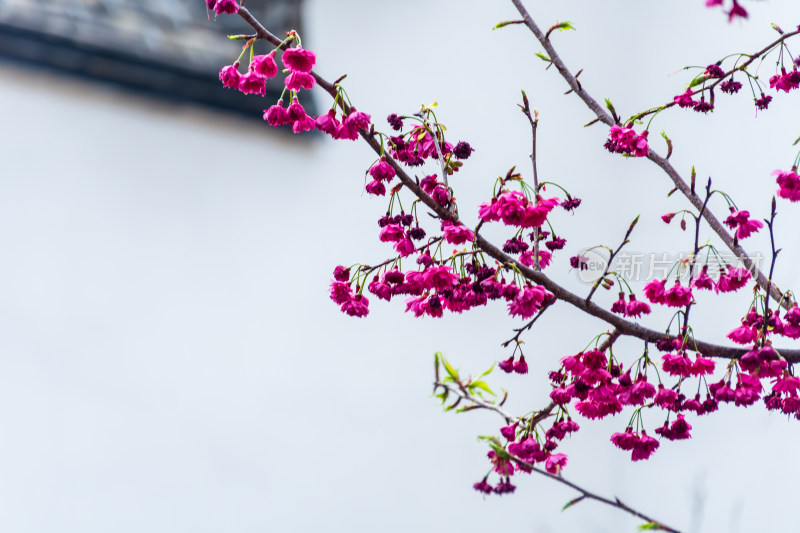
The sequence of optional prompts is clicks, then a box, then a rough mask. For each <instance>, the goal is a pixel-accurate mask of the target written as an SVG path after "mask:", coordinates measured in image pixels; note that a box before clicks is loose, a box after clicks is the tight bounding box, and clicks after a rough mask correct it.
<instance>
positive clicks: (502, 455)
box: [489, 442, 508, 459]
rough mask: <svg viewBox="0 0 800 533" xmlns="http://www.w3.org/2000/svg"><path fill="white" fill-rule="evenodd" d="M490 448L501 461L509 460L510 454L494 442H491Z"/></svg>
mask: <svg viewBox="0 0 800 533" xmlns="http://www.w3.org/2000/svg"><path fill="white" fill-rule="evenodd" d="M489 446H491V447H492V449H493V450H494V453H496V454H497V456H498V457H499V458H501V459H507V458H508V452H507V451H505V450H504V449H503V447H502V446H500V445H499V444H496V443H494V442H490V443H489Z"/></svg>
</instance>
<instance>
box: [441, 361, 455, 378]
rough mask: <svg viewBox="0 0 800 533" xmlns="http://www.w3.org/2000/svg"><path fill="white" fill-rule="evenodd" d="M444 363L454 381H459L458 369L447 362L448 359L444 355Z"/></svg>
mask: <svg viewBox="0 0 800 533" xmlns="http://www.w3.org/2000/svg"><path fill="white" fill-rule="evenodd" d="M442 364H443V365H444V369H445V370H447V373H448V374H449V375H450V377H451V378H452V379H453V381H458V370H456V369H455V368H453V367H452V366H451V365H450V363H448V362H447V359H445V358H444V357H442Z"/></svg>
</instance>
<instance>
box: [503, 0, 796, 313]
mask: <svg viewBox="0 0 800 533" xmlns="http://www.w3.org/2000/svg"><path fill="white" fill-rule="evenodd" d="M511 3H513V4H514V7H516V8H517V11H519V13H520V15H521V16H522V18H523V20H524V21H525V25H526V26H527V27H528V29H529V30H530V31H531V32H532V33H533V34H534V36H535V37H536V39H537V40H538V41H539V43H540V44H541V45H542V47H543V48H544V49H545V51H546V52H547V55H548V59H549V61H550V64H551V65H555V67H556V70H558V72H559V74H561V77H562V78H564V80H565V81H566V82H567V84H568V85H569V87H570V89H571V90H572V92H574V93H575V94H577V95H578V97H579V98H580V99H581V100H583V102H584V103H585V104H586V106H587V107H588V108H589V109H590V110H591V111H592V112H593V113H594V114H595V115H596V116H597V120H599V121H601V122H603V123H604V124H606V125H608V126H613V125H614V124H615V123H616V120H615V119H614V118H613V117H612V116H611V115H609V114H608V113H607V112H606V111H605V110H604V109H603V108H602V107H601V106H600V104H599V103H598V102H597V100H595V99H594V98H593V97H592V96H591V95H590V94H589V93H588V92H586V91H585V90H584V89H583V86H582V85H581V84H580V83H579V82H578V80H577V78H576V77H575V76H573V74H572V72H570V70H569V69H568V68H567V66H566V65H565V64H564V61H563V60H562V59H561V57H560V56H559V55H558V52H557V51H556V49H555V48H554V47H553V45H552V43H551V42H550V39H549V38H548V37H547V36H546V35H545V34H544V33H543V32H542V30H541V29H540V28H539V26H538V25H537V24H536V22H534V20H533V18H532V17H531V15H530V13H529V12H528V10H527V9H526V8H525V6H524V5H523V4H522V0H511ZM794 33H797V32H792V34H794ZM786 35H789V36H790V34H786ZM647 158H648V159H650V161H652V162H654V163H655V164H656V165H658V166H659V167H660V168H661V169H662V170H663V171H664V172H665V173H666V174H667V176H669V178H670V179H671V180H672V182H673V184H674V185H675V187H676V188H677V189H678V190H679V191H680V192H681V193H682V194H683V195H684V196H685V197H686V198H687V199H688V200H689V201H690V202H691V203H692V205H694V206H695V207H696V208H697V209H698V210H700V209H702V206H703V200H702V199H701V198H700V197H699V196H698V195H697V194H695V192H694V191H693V190H692V189H691V188H690V187H689V185H688V184H687V183H686V181H685V180H684V179H683V178H682V177H681V176H680V174H678V171H677V170H675V168H674V167H673V166H672V164H671V163H670V162H669V161H667V159H666V158H665V157H662V156H661V155H659V154H657V153H656V152H655V151H654V150H652V149H650V151H649V153H648V155H647ZM703 218H705V220H706V222H708V225H709V226H710V227H711V229H712V230H714V232H715V233H716V234H717V235H718V236H719V238H720V239H722V242H724V243H725V245H726V246H727V247H728V248H729V249H730V250H731V251H732V252H734V253H735V254H736V256H737V257H738V258H739V259H740V260H741V261H742V262H743V263H744V264H745V266H746V267H747V269H748V270H749V271H750V272H752V273H753V277H754V279H755V281H756V283H757V284H758V285H759V286H760V287H762V288H763V289H764V290H768V289H767V288H768V287H769V290H770V294H771V295H772V297H773V298H774V299H775V300H776V301H781V291H780V290H779V289H778V288H777V286H775V284H774V283H770V282H769V280H768V278H767V276H766V275H764V273H763V272H761V270H760V269H759V268H758V267H757V265H756V264H755V262H754V261H753V260H752V258H751V257H750V256H749V254H747V252H745V250H744V249H743V248H742V247H741V246H739V244H738V243H736V242H735V241H734V239H733V237H731V235H730V234H729V233H728V231H727V230H726V229H725V227H724V226H723V225H722V223H721V222H720V221H719V219H718V218H717V217H716V216H714V214H713V213H711V212H710V211H708V210H705V212H704V214H703ZM782 304H783V306H784V307H785V308H787V309H788V308H789V302H788V301H785V300H784V301H782Z"/></svg>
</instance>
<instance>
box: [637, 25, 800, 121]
mask: <svg viewBox="0 0 800 533" xmlns="http://www.w3.org/2000/svg"><path fill="white" fill-rule="evenodd" d="M797 34H800V29H797V30H794V31H791V32H789V33H784V34H783V35H782V36H781V37H780V38H778V39H776V40H774V41H773V42H772V43H770V44H768V45H767V46H765V47H764V48H762V49H761V50H759V51H758V52H754V53H752V54H743V55H747V57H749V59H748V60H747V61H745V62H744V63H742V64H741V65H738V66H734V67H733V68H732V69H730V70H729V71H727V72H725V74H723V75H722V76H720V77H719V78H717V79H716V81H714V82H713V83H711V84H709V85H705V83H704V84H703V87H701V88H700V89H697V90H695V91H692V96H695V95H697V94H700V93H702V92H705V91H711V90H713V89H714V87H716V86H717V85H719V84H720V83H722V82H723V81H725V79H726V78H727V77H728V76H730V75H731V74H733V73H734V72H736V71H744V70H745V69H746V68H747V67H748V66H750V64H751V63H752V62H753V61H755V60H756V59H758V58H759V57H761V56H762V55H764V54H766V53H767V52H769V51H770V50H771V49H772V48H773V47H775V46H777V45H779V44H781V43H782V42H784V41H785V40H786V39H788V38H789V37H793V36H795V35H797ZM706 81H708V80H706ZM712 94H713V93H712ZM674 105H675V101H674V100H673V101H672V102H667V103H666V104H664V105H663V106H659V107H653V108H650V109H648V110H647V111H643V112H641V113H639V114H638V115H634V116H633V117H631V121H635V120H640V119H642V118H644V117H646V116H647V115H651V114H653V113H656V112H660V111H663V110H665V109H668V108H670V107H672V106H674Z"/></svg>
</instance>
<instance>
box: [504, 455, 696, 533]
mask: <svg viewBox="0 0 800 533" xmlns="http://www.w3.org/2000/svg"><path fill="white" fill-rule="evenodd" d="M508 457H509V459H511V460H512V461H514V462H515V463H517V464H519V465H521V466H523V467H524V468H525V469H526V470H532V471H533V472H536V473H537V474H540V475H542V476H545V477H548V478H550V479H552V480H554V481H558V482H559V483H561V484H562V485H566V486H567V487H570V488H571V489H574V490H577V491H578V492H580V493H581V498H580V499H589V500H594V501H597V502H600V503H604V504H606V505H610V506H611V507H615V508H617V509H620V510H622V511H625V512H626V513H628V514H631V515H633V516H635V517H636V518H639V519H640V520H644V521H645V522H649V523H651V524H654V525H655V526H656V528H658V529H661V530H663V531H670V532H671V533H680V531H678V530H677V529H674V528H671V527H669V526H667V525H665V524H663V523H661V522H659V521H658V520H655V519H653V518H650V517H649V516H647V515H646V514H644V513H641V512H639V511H637V510H636V509H634V508H632V507H630V506H629V505H626V504H624V503H622V501H620V499H619V498H614V499H613V500H612V499H610V498H606V497H604V496H599V495H597V494H595V493H593V492H590V491H588V490H586V489H584V488H583V487H581V486H579V485H576V484H575V483H573V482H571V481H568V480H566V479H564V478H563V477H561V476H560V475H554V474H551V473H550V472H548V471H546V470H542V469H541V468H538V467H536V466H535V465H533V464H532V463H529V462H527V461H523V460H522V459H519V458H517V457H514V456H513V455H510V454H509V456H508ZM578 501H580V500H578ZM572 502H574V503H577V501H576V500H572ZM572 502H571V503H572Z"/></svg>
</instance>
